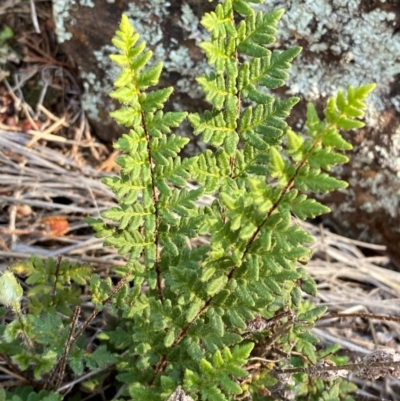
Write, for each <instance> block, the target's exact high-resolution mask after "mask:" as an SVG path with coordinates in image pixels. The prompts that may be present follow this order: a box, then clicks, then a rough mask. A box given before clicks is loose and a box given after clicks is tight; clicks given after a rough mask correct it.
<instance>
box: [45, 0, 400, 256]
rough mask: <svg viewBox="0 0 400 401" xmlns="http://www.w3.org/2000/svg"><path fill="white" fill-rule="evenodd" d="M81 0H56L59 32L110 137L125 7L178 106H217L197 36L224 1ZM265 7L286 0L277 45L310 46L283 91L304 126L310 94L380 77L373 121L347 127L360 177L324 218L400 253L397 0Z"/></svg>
mask: <svg viewBox="0 0 400 401" xmlns="http://www.w3.org/2000/svg"><path fill="white" fill-rule="evenodd" d="M74 4H75V1H73V0H53V10H54V15H55V21H56V26H57V33H58V38H59V41H60V42H62V46H63V47H64V49H65V51H66V53H67V54H69V55H70V56H71V58H72V59H73V60H74V62H75V63H76V64H77V65H78V67H79V69H80V72H81V77H82V79H83V80H84V86H85V89H86V92H85V94H84V96H83V104H84V107H85V109H86V111H87V114H88V116H89V118H90V120H91V122H92V124H93V125H94V127H95V129H96V132H97V135H98V136H99V137H100V138H102V139H103V140H106V141H113V140H114V139H115V138H116V137H118V136H119V134H120V132H121V131H120V129H119V128H118V127H117V126H116V125H115V124H114V123H113V122H112V120H111V119H110V118H109V117H108V112H109V110H112V109H113V108H114V105H113V103H112V102H111V101H110V99H109V98H108V93H109V91H110V89H111V82H112V80H113V79H114V78H115V76H116V73H117V71H116V69H115V67H113V66H112V65H111V63H110V61H109V59H108V55H109V54H110V53H111V52H112V51H113V50H112V47H111V45H110V43H111V38H112V37H113V34H114V31H115V30H116V28H117V25H118V22H119V20H120V16H121V14H122V12H124V13H126V14H127V15H128V16H129V17H130V18H131V19H132V21H133V23H134V26H135V28H136V30H137V31H138V32H139V33H140V34H141V37H142V39H144V40H146V42H147V44H148V45H149V46H150V48H151V49H152V50H153V51H154V58H153V61H154V62H157V61H159V60H164V66H165V72H164V73H163V75H162V80H161V83H160V86H168V85H173V86H174V87H175V88H176V89H175V93H174V95H173V97H172V99H171V102H170V103H169V105H168V108H169V109H170V110H173V109H176V110H181V109H185V110H188V109H189V111H201V110H203V109H204V108H205V107H208V106H207V104H206V103H205V102H204V100H203V97H202V94H201V92H200V91H199V89H198V86H197V84H196V82H195V80H194V78H195V77H196V76H197V75H199V74H200V73H201V72H203V71H204V70H205V69H206V68H207V64H206V63H205V59H204V57H203V55H202V52H201V51H200V50H199V49H198V48H197V47H196V45H197V44H199V43H200V42H201V41H202V40H204V38H205V37H206V36H205V35H206V34H205V32H204V30H203V29H202V27H201V26H200V25H199V18H201V16H202V15H203V14H204V12H205V11H208V10H210V9H213V8H214V7H215V2H214V3H209V2H206V1H197V0H186V1H184V0H174V1H171V2H167V1H164V0H146V1H144V0H142V1H139V0H134V1H128V0H115V1H112V0H111V1H110V0H108V1H105V0H93V1H92V0H80V5H79V6H78V5H74ZM259 7H263V8H264V9H272V8H277V7H283V8H285V9H286V13H285V15H284V16H283V19H282V21H281V23H280V26H279V34H278V43H277V46H279V47H283V48H285V47H289V46H292V45H301V46H303V49H304V50H303V53H302V54H301V55H300V57H299V58H298V59H297V61H296V62H295V63H294V65H293V68H292V70H291V75H290V78H289V80H288V82H287V86H286V87H284V88H282V90H281V91H280V94H282V96H287V95H297V96H300V97H301V98H302V102H301V103H300V105H298V106H297V107H296V109H295V111H294V113H293V115H292V116H291V119H290V123H291V125H292V126H293V127H294V129H297V130H301V129H302V128H303V123H304V111H305V104H306V101H313V102H314V103H316V104H317V106H318V107H319V110H322V107H323V105H324V104H325V101H326V99H327V97H328V96H329V95H331V94H333V93H334V92H336V91H337V90H338V89H339V88H345V87H348V86H349V85H354V86H357V85H361V84H365V83H369V82H376V83H377V88H376V90H375V92H374V93H373V95H372V96H371V97H370V99H369V103H368V111H367V115H366V124H367V125H366V128H365V129H362V130H359V131H357V132H356V133H354V132H349V133H347V134H346V138H347V139H348V140H349V141H350V142H352V143H353V145H354V150H353V152H352V154H351V161H350V163H349V164H347V165H345V166H344V167H340V168H337V169H336V170H335V171H334V174H335V175H338V176H339V177H341V178H342V179H344V180H346V181H348V182H349V184H350V185H349V187H348V188H347V189H346V190H343V191H337V192H335V193H333V194H330V195H328V196H326V197H325V198H324V202H325V203H327V204H328V205H329V206H330V207H331V208H332V210H333V213H332V214H330V215H328V216H327V217H325V218H324V221H325V222H327V223H329V221H331V222H332V223H333V224H334V226H335V227H337V229H338V231H339V232H340V233H342V234H345V235H348V236H352V237H355V238H358V239H361V240H367V241H374V242H377V243H383V244H386V245H387V246H388V247H389V250H390V252H391V253H392V254H394V255H396V256H399V257H400V247H399V245H398V244H399V243H400V208H399V196H400V127H399V121H400V120H399V117H400V84H399V79H398V78H399V77H400V36H399V35H400V34H399V33H397V31H398V29H399V28H400V7H399V6H398V5H397V1H395V0H387V1H385V2H382V1H380V0H367V1H365V0H364V1H362V0H336V1H335V2H332V1H330V0H300V1H291V0H275V1H269V2H267V5H262V6H259ZM186 128H187V127H186ZM184 129H185V127H184ZM200 145H201V144H200ZM200 145H199V146H200Z"/></svg>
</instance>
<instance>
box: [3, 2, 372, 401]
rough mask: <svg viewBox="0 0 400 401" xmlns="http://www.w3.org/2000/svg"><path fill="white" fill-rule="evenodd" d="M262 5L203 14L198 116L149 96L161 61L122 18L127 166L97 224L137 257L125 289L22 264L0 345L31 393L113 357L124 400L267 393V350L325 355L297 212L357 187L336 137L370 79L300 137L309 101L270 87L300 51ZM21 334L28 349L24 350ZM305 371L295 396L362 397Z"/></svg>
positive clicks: (310, 357)
mask: <svg viewBox="0 0 400 401" xmlns="http://www.w3.org/2000/svg"><path fill="white" fill-rule="evenodd" d="M252 3H262V0H252V1H250V0H224V1H223V2H222V4H219V5H217V7H216V9H215V11H214V12H211V13H207V14H206V15H205V16H204V17H203V19H202V24H203V26H204V27H205V28H206V29H207V30H208V31H209V33H210V35H211V39H210V40H209V41H206V42H204V43H202V44H201V48H202V49H203V50H204V51H205V54H206V56H207V58H208V62H209V64H210V65H211V66H212V67H213V70H212V72H210V73H209V74H204V75H202V76H200V77H198V79H197V81H198V83H199V85H200V86H201V87H202V88H203V90H204V93H205V95H206V99H207V100H208V101H209V102H210V105H211V107H210V110H207V111H205V112H204V113H203V114H198V113H193V114H188V113H185V112H167V113H165V112H164V111H163V109H164V105H165V103H166V102H167V101H168V99H169V97H170V95H171V94H172V92H173V89H172V88H162V89H150V88H152V87H154V86H155V85H157V84H158V82H159V78H160V75H161V73H162V63H161V62H160V63H158V64H155V65H150V64H149V62H150V59H151V57H152V52H151V51H150V50H146V45H145V43H144V42H139V34H138V33H137V32H135V30H134V28H133V26H132V25H131V24H130V22H129V20H128V18H127V17H126V16H123V17H122V20H121V24H120V27H119V30H118V31H117V33H116V37H115V38H114V39H113V44H114V46H115V47H116V48H117V50H118V53H116V54H114V55H112V56H111V59H112V60H113V62H114V63H115V64H117V65H118V66H120V67H121V73H120V75H119V77H118V78H117V80H116V81H115V89H114V91H113V92H112V93H111V97H112V98H114V99H116V100H118V101H119V102H120V103H121V108H120V109H118V110H116V111H113V112H112V113H111V115H112V116H113V117H114V119H115V120H116V121H117V122H118V123H119V124H121V125H124V126H125V127H127V133H126V134H124V135H123V136H122V137H121V138H120V139H119V140H118V141H117V143H116V144H115V148H116V149H118V150H119V151H120V152H121V156H120V157H119V158H118V159H117V163H118V165H119V166H120V167H121V171H120V174H119V176H116V177H109V178H106V179H105V180H104V182H105V184H106V185H107V186H108V187H110V188H111V189H112V190H113V191H114V193H115V197H116V199H117V201H118V205H117V206H115V207H113V208H111V209H109V210H107V211H104V212H103V213H102V216H101V218H99V219H94V218H90V219H88V221H89V223H90V224H91V226H92V227H93V228H94V230H95V231H96V236H98V237H102V238H104V240H105V242H104V243H105V245H108V246H114V247H115V248H116V249H117V250H118V252H119V253H120V254H121V255H126V256H127V264H126V266H125V267H124V268H122V269H121V268H119V269H115V271H116V272H118V273H119V274H122V275H123V278H122V279H121V281H120V282H119V283H118V284H117V285H116V286H113V283H112V281H111V278H102V277H100V276H98V275H95V274H92V273H91V272H90V270H88V268H87V267H85V266H78V265H73V264H71V263H69V262H62V263H59V264H56V263H55V262H54V261H52V260H49V261H47V262H42V261H40V260H38V259H33V260H32V261H31V262H30V263H28V264H26V265H24V266H23V267H20V266H14V267H13V271H14V272H15V273H19V274H21V273H22V274H24V275H27V276H28V278H27V279H26V283H27V284H28V285H30V286H31V289H30V292H28V293H27V295H28V298H29V303H28V305H27V308H28V311H29V313H28V314H26V315H22V314H20V318H19V319H16V320H15V321H13V322H12V323H10V324H8V325H3V326H1V330H2V334H3V340H2V343H0V353H2V352H4V353H8V354H9V355H12V357H13V360H14V361H15V363H16V364H17V365H18V366H19V369H21V371H26V370H27V369H28V367H29V365H30V364H32V363H33V364H34V365H35V368H34V379H33V383H34V384H35V385H36V388H37V389H42V390H43V391H44V390H47V389H53V390H55V391H56V389H57V388H59V384H60V382H59V379H58V378H57V374H59V373H60V372H61V373H63V372H65V370H66V368H67V367H68V368H69V369H70V370H71V371H72V372H73V373H74V374H75V375H81V374H83V373H84V372H85V371H97V370H98V369H100V370H101V369H107V368H109V367H110V366H114V365H115V366H116V367H115V369H116V370H117V372H118V374H117V380H118V382H119V383H121V385H122V384H124V385H125V387H122V389H121V392H120V394H122V396H124V397H131V399H134V400H149V401H151V400H154V401H160V400H167V399H168V400H172V399H174V397H175V395H174V394H177V393H178V392H180V393H182V392H183V393H184V394H186V395H187V396H188V397H190V398H188V399H193V400H210V401H223V400H232V399H236V398H235V397H242V398H243V397H246V396H249V397H252V399H254V400H261V399H273V397H274V395H273V392H271V391H270V390H269V388H270V389H273V388H274V386H276V385H277V382H278V380H277V378H276V372H277V370H276V369H278V368H280V367H281V364H280V363H279V362H276V364H272V366H271V364H259V365H258V367H257V368H253V367H252V366H253V365H254V364H253V363H252V362H251V361H252V358H254V357H257V358H261V359H265V358H266V357H267V359H268V355H269V354H270V353H271V350H272V349H274V350H275V352H279V353H283V354H286V355H288V358H290V362H291V363H292V364H294V365H296V363H297V366H299V367H306V366H309V365H315V364H316V363H317V362H318V361H319V360H321V359H322V358H323V355H321V353H320V352H319V351H318V350H317V347H316V344H317V343H318V339H317V338H316V337H315V336H313V335H312V334H311V333H310V329H311V328H312V327H313V324H314V323H315V321H316V320H317V319H318V318H320V317H321V316H322V315H323V314H324V313H325V312H326V308H325V307H318V306H315V305H313V304H312V303H310V302H308V301H304V300H303V298H302V293H301V291H304V292H306V293H308V294H310V295H316V292H317V289H316V284H315V282H314V280H313V279H312V277H310V276H309V275H308V274H307V272H306V270H305V269H303V268H302V267H301V264H305V263H307V261H308V260H309V258H310V257H311V250H310V248H309V246H308V245H309V244H310V243H311V242H312V240H313V238H312V237H311V236H310V235H309V234H307V233H306V232H305V231H304V230H303V229H302V228H300V227H299V226H298V225H296V220H295V219H294V217H296V218H297V219H300V220H305V219H307V218H314V217H316V216H319V215H321V214H323V213H327V212H329V208H327V207H326V206H324V205H322V204H321V203H319V202H318V201H316V200H314V199H312V198H310V197H309V195H310V194H311V193H313V192H314V193H319V192H322V193H326V192H330V191H333V190H337V189H340V188H344V187H345V186H346V185H347V184H346V183H345V182H343V181H341V180H338V179H336V178H334V177H331V176H330V175H329V171H330V169H331V167H332V166H335V165H337V164H341V163H345V162H346V161H347V160H348V159H347V157H346V156H344V155H343V154H342V153H341V151H342V150H349V149H351V145H350V143H348V142H347V141H345V140H344V139H343V137H342V136H341V134H340V130H341V129H344V130H349V129H353V128H359V127H361V126H362V125H363V123H362V122H361V121H360V120H359V119H360V118H361V117H363V115H364V112H363V110H364V108H365V103H364V100H365V98H366V97H367V95H368V94H369V93H370V92H371V90H372V89H373V87H374V85H372V84H368V85H364V86H361V87H359V88H352V87H351V88H349V89H348V90H347V91H346V92H344V91H339V92H338V94H337V95H336V96H334V97H332V98H331V99H330V100H329V101H328V104H327V107H326V109H325V111H324V118H323V119H321V118H320V117H319V116H318V114H317V112H316V110H315V108H314V106H313V105H312V104H309V105H308V109H307V121H306V131H305V132H304V133H296V132H294V131H293V130H292V129H291V128H290V127H289V126H288V124H287V123H286V118H287V117H288V116H289V114H290V112H291V110H292V108H293V107H294V106H295V105H296V104H297V103H298V101H299V99H298V98H296V97H290V98H287V99H278V98H276V97H275V96H274V95H273V94H272V92H271V90H272V89H275V88H278V87H281V86H283V85H284V84H285V79H286V78H287V77H288V74H289V72H288V70H289V68H290V66H291V63H292V62H293V60H294V58H295V57H296V56H297V55H298V54H299V53H300V51H301V49H300V48H298V47H295V48H290V49H287V50H284V51H279V50H271V49H270V48H269V47H268V46H269V45H271V44H272V43H273V42H274V41H275V34H276V32H277V28H276V27H277V24H278V22H279V19H280V18H281V17H282V15H283V10H275V11H271V12H269V13H266V14H263V13H262V12H255V11H254V10H253V8H252ZM237 21H239V22H237ZM185 118H187V119H188V120H189V121H190V123H191V124H192V127H193V131H194V134H195V135H201V139H202V141H203V142H204V143H206V144H208V145H209V148H208V149H207V150H206V151H205V152H204V153H202V154H199V155H196V156H193V157H188V158H185V159H181V157H180V156H179V155H180V153H181V151H182V149H183V148H184V147H185V145H186V144H187V143H188V141H189V140H188V139H186V138H182V137H180V136H176V135H174V134H173V133H171V131H172V130H173V129H174V128H176V127H178V126H179V125H180V123H181V122H182V121H183V120H184V119H185ZM189 181H195V182H196V183H197V188H196V189H190V188H189V186H188V185H187V184H188V182H189ZM204 194H211V195H213V196H214V198H215V200H214V202H213V203H212V204H211V205H210V206H202V205H201V204H200V202H199V201H200V199H201V197H202V196H203V195H204ZM199 237H204V238H206V239H207V242H206V244H205V245H204V244H203V245H201V243H200V242H199V241H196V239H198V238H199ZM6 279H8V280H11V281H8V282H5V281H4V283H3V282H0V288H2V287H1V285H3V287H4V288H9V287H10V288H11V287H12V288H13V289H14V290H13V292H12V293H10V294H11V297H6V298H4V297H3V298H2V299H1V298H0V301H1V302H2V303H3V304H5V305H7V306H10V305H14V306H13V308H14V307H15V310H17V311H18V310H19V309H18V308H19V307H20V306H19V305H20V302H21V297H22V290H20V287H18V286H19V284H18V282H17V281H16V279H15V278H14V276H13V275H12V273H11V272H9V273H7V275H6ZM86 285H87V286H88V288H89V289H90V292H91V294H92V304H93V310H92V312H91V313H90V314H89V316H88V317H87V318H86V320H84V321H83V322H82V323H81V325H80V326H78V324H77V322H78V318H79V313H80V309H79V308H75V309H74V308H73V306H74V305H78V304H79V297H80V296H81V295H82V292H81V287H80V286H86ZM108 302H112V308H111V310H110V316H109V321H108V326H107V327H106V329H105V330H104V331H102V332H101V333H100V334H99V335H98V337H97V339H98V340H99V341H101V342H102V345H100V346H97V347H96V349H95V350H94V351H93V352H87V348H86V339H85V337H82V336H81V334H82V333H83V332H84V330H85V329H87V328H88V327H89V324H90V323H91V322H92V321H93V319H94V318H95V316H96V315H97V314H98V313H100V312H102V311H103V309H104V306H105V305H106V304H107V303H108ZM21 333H23V336H25V338H26V339H27V341H29V342H30V343H31V346H29V344H26V346H25V347H24V349H22V350H20V349H17V345H18V343H19V341H20V338H19V336H20V335H21ZM7 347H8V348H7ZM293 350H295V351H296V353H297V355H298V356H297V357H296V358H297V361H296V358H294V357H291V353H292V351H293ZM37 352H38V353H39V356H38V355H37V354H36V353H37ZM32 361H33V362H32ZM254 369H256V370H254ZM253 370H254V371H253ZM304 375H305V374H303V375H298V377H297V379H296V380H297V384H298V389H300V390H298V394H297V395H298V396H303V395H304V394H305V393H304V392H305V391H310V394H311V393H312V394H314V395H315V397H319V396H320V397H322V398H319V399H337V397H338V391H339V389H340V388H342V392H343V393H348V392H350V391H352V388H351V387H349V386H348V387H346V386H345V385H344V384H342V382H341V381H340V380H337V381H336V382H335V384H334V385H332V386H330V388H325V385H324V384H323V383H324V382H322V381H321V380H319V379H315V380H316V381H315V388H314V387H313V385H312V384H310V383H314V382H313V379H312V378H309V380H310V381H309V383H308V384H307V385H303V384H301V383H302V380H303V378H304ZM43 380H45V381H47V382H48V383H49V384H48V385H47V384H46V385H45V386H44V389H43ZM318 380H319V381H318ZM88 385H89V384H88ZM124 388H125V391H123V389H124ZM32 394H33V392H32V393H31V396H32V399H36V398H34V397H36V395H35V396H34V395H32ZM266 397H267V398H266ZM268 397H270V398H268ZM335 397H336V398H335ZM41 399H42V398H41ZM43 399H47V398H43ZM50 399H53V398H49V400H50ZM54 399H58V398H54ZM299 399H300V398H299ZM315 399H317V398H315Z"/></svg>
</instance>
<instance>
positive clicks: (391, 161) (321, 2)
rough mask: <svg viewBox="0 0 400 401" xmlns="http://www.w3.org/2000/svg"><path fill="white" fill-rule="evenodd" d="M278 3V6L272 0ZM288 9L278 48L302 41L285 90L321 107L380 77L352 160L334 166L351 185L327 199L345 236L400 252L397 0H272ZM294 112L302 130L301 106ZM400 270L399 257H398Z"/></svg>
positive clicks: (355, 140) (351, 137)
mask: <svg viewBox="0 0 400 401" xmlns="http://www.w3.org/2000/svg"><path fill="white" fill-rule="evenodd" d="M271 3H272V4H271ZM271 3H270V6H271V7H284V8H286V9H287V12H286V13H285V15H284V16H283V19H282V22H281V24H280V30H279V35H280V36H279V43H278V44H279V46H289V45H294V44H296V45H301V46H303V49H304V50H303V52H302V54H301V55H300V56H299V58H298V59H297V62H295V63H294V67H293V68H292V71H291V77H290V79H289V81H288V83H287V86H288V87H287V89H286V91H285V92H286V94H293V95H299V96H301V97H302V99H304V100H307V101H313V102H315V103H317V104H319V105H320V110H321V109H322V105H323V104H324V103H325V99H326V98H327V97H328V96H329V95H330V94H332V93H333V92H335V91H337V90H338V89H339V88H343V87H347V86H349V85H354V86H358V85H361V84H365V83H368V82H376V83H377V87H376V90H375V91H374V93H373V94H372V95H371V96H370V98H369V104H368V111H367V115H366V127H365V128H364V129H363V130H358V131H357V133H356V134H354V133H353V132H350V133H348V136H347V139H348V140H349V141H350V142H352V144H353V145H354V150H353V152H352V154H351V161H350V163H349V164H347V165H345V166H344V167H341V168H339V169H337V170H336V171H335V174H337V175H339V176H340V177H341V178H342V179H344V180H346V181H347V182H349V187H348V188H347V189H346V190H343V191H340V192H339V191H337V192H335V193H332V194H330V195H328V196H327V197H325V198H324V199H323V201H324V203H326V204H328V205H329V206H331V208H332V211H333V214H332V215H330V216H329V215H328V217H327V218H326V219H330V220H331V221H332V223H334V227H335V228H338V229H339V231H340V233H342V234H345V235H348V236H352V237H356V238H358V239H361V240H368V241H371V240H372V241H375V242H378V243H384V244H386V245H387V246H388V248H389V251H390V252H391V254H393V255H396V256H397V260H398V261H399V260H400V259H398V258H399V257H400V246H399V244H400V207H399V199H400V84H399V77H400V34H399V33H397V31H398V28H399V26H400V7H399V5H398V2H397V1H394V0H392V1H390V0H387V1H380V0H368V1H361V0H336V1H334V2H332V1H329V0H303V1H285V0H281V1H273V2H271ZM300 108H301V106H300V107H298V110H297V113H296V114H295V115H292V116H291V117H292V120H291V124H292V126H293V127H297V128H298V129H300V128H301V127H302V124H303V121H304V115H303V110H299V109H300ZM399 267H400V262H399Z"/></svg>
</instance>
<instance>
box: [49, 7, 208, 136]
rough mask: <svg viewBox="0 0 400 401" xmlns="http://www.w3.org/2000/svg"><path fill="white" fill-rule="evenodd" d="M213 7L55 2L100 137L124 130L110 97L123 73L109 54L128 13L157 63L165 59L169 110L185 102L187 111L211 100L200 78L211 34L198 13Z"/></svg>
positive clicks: (163, 83)
mask: <svg viewBox="0 0 400 401" xmlns="http://www.w3.org/2000/svg"><path fill="white" fill-rule="evenodd" d="M203 3H204V4H203ZM213 7H214V6H212V5H211V4H210V3H208V2H201V3H199V2H197V1H196V0H189V1H186V2H184V1H182V0H174V1H172V2H168V1H164V0H152V1H140V0H136V1H131V0H129V1H128V0H115V1H110V0H108V1H105V0H93V1H91V0H85V1H84V0H81V1H80V5H77V4H75V1H73V0H53V14H54V19H55V23H56V31H57V36H58V40H59V42H60V43H61V44H62V47H63V50H64V51H65V52H66V54H68V55H69V57H70V58H71V59H72V61H73V62H74V63H75V64H76V65H77V66H78V68H79V71H80V77H81V78H82V80H83V86H84V88H85V92H84V94H83V98H82V101H83V107H84V109H85V111H86V113H87V115H88V117H89V119H90V122H91V124H92V125H93V127H94V128H95V131H96V134H97V136H99V137H100V138H101V139H102V140H104V141H107V142H112V141H114V140H115V139H116V138H117V137H118V136H119V135H120V134H121V132H123V129H121V128H120V127H118V126H117V125H116V124H115V123H114V122H113V120H112V119H111V118H110V117H109V111H110V110H113V109H114V108H115V104H114V103H113V102H112V101H111V99H110V98H109V96H108V94H109V92H110V91H111V89H112V82H113V80H115V78H116V77H117V75H118V72H119V68H118V67H116V66H115V65H113V64H112V63H111V61H110V59H109V55H110V54H111V53H112V52H114V51H115V49H114V47H113V46H112V44H111V39H112V38H113V36H114V33H115V31H116V29H117V28H118V24H119V22H120V19H121V15H122V13H125V14H127V15H128V16H129V17H130V19H131V20H132V22H133V23H134V26H135V29H136V31H137V32H138V33H139V34H140V35H141V40H145V41H146V43H147V45H148V46H149V47H150V49H151V50H152V51H153V52H154V55H153V58H152V63H156V62H159V61H163V62H164V72H163V74H162V77H161V81H160V84H159V86H160V87H165V86H170V85H173V86H174V87H175V92H174V94H173V95H172V96H171V99H170V102H169V104H168V108H169V110H173V109H181V108H182V105H185V109H186V110H187V109H189V111H201V110H202V109H204V107H205V104H204V102H203V101H202V100H201V92H200V90H199V88H198V85H197V83H196V81H195V77H196V76H198V75H200V73H201V72H202V71H204V69H205V68H207V64H206V62H205V59H204V58H203V55H202V52H201V51H200V49H199V48H198V47H197V44H199V43H200V42H201V41H203V40H204V38H205V36H204V35H205V33H204V31H203V30H200V29H199V18H198V16H199V17H201V16H202V15H203V14H204V13H205V12H206V11H207V10H211V9H212V8H213ZM194 99H195V100H194Z"/></svg>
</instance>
